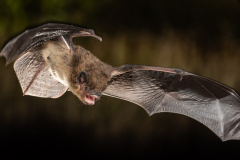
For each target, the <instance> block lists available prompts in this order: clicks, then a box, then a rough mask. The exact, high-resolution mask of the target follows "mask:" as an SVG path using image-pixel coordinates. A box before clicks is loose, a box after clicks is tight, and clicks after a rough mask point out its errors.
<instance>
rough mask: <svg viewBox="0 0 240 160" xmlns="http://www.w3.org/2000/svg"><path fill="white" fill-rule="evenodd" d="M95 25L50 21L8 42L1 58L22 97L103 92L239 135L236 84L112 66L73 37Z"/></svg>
mask: <svg viewBox="0 0 240 160" xmlns="http://www.w3.org/2000/svg"><path fill="white" fill-rule="evenodd" d="M81 36H92V37H95V38H97V39H99V40H100V41H101V40H102V39H101V37H99V36H97V35H96V34H95V33H94V31H93V30H92V29H84V28H80V27H76V26H72V25H66V24H56V23H49V24H45V25H42V26H40V27H37V28H34V29H31V30H27V31H25V32H23V33H22V34H20V35H19V36H17V37H16V38H14V39H12V40H11V41H10V42H8V43H7V44H6V46H5V47H4V48H3V50H2V51H1V53H0V56H4V57H5V58H6V64H9V63H11V62H13V61H15V62H14V70H15V72H16V75H17V77H18V80H19V82H20V85H21V88H22V91H23V95H31V96H36V97H43V98H57V97H60V96H61V95H63V94H64V93H65V92H66V91H67V90H69V91H71V92H72V93H73V94H75V95H76V96H77V97H78V98H79V99H80V101H82V102H83V103H84V104H86V105H94V104H95V101H97V100H99V99H100V97H101V96H102V95H107V96H112V97H116V98H120V99H123V100H127V101H130V102H132V103H135V104H137V105H139V106H141V107H142V108H143V109H145V110H146V111H147V113H148V114H149V115H152V114H154V113H160V112H173V113H178V114H183V115H186V116H189V117H191V118H193V119H196V120H197V121H199V122H201V123H203V124H204V125H205V126H207V127H208V128H210V129H211V130H212V131H213V132H214V133H215V134H216V135H217V136H218V137H220V139H221V140H222V141H226V140H230V139H240V96H239V95H238V94H237V93H236V92H235V91H234V90H233V89H231V88H229V87H227V86H225V85H223V84H221V83H219V82H216V81H214V80H211V79H209V78H205V77H202V76H199V75H196V74H192V73H189V72H186V71H184V70H183V69H175V68H164V67H154V66H145V65H131V64H126V65H123V66H121V67H112V66H110V65H108V64H106V63H104V62H102V61H100V60H99V59H98V58H97V57H95V56H94V55H93V54H92V53H91V52H89V51H87V50H85V49H84V48H82V47H81V46H76V45H74V44H73V41H72V38H73V37H81Z"/></svg>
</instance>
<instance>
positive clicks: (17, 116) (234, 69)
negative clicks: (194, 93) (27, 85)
mask: <svg viewBox="0 0 240 160" xmlns="http://www.w3.org/2000/svg"><path fill="white" fill-rule="evenodd" d="M48 22H60V23H67V24H75V25H77V26H81V27H85V28H93V29H94V30H95V31H96V33H97V34H98V35H100V36H102V38H103V41H102V42H99V41H97V40H96V39H94V38H90V37H89V38H75V39H74V41H75V43H76V44H78V45H82V46H83V47H84V48H86V49H88V50H90V51H91V52H92V53H93V54H95V55H96V56H97V57H98V58H100V59H101V60H102V61H104V62H106V63H108V64H110V65H113V66H120V65H123V64H125V63H130V64H145V65H154V66H163V67H171V68H183V69H185V70H187V71H189V72H193V73H196V74H200V75H203V76H206V77H209V78H212V79H214V80H217V81H219V82H222V83H224V84H226V85H228V86H230V87H232V88H234V89H235V90H236V91H237V92H240V82H239V81H240V73H239V68H240V3H239V1H237V0H194V1H193V0H182V1H178V0H158V1H154V0H147V1H141V0H102V1H97V0H96V1H95V0H68V1H59V0H42V1H31V0H25V1H16V0H1V1H0V47H1V48H3V47H4V45H5V44H6V43H7V42H8V41H9V40H11V39H12V38H13V37H15V36H16V35H18V34H20V33H21V32H23V31H24V30H26V29H30V28H33V27H36V26H39V25H42V24H44V23H48ZM239 151H240V141H237V140H231V141H226V142H221V140H220V139H219V138H218V137H217V136H216V135H215V134H214V133H213V132H212V131H210V130H209V129H208V128H207V127H205V126H204V125H202V124H201V123H199V122H197V121H195V120H193V119H191V118H188V117H186V116H183V115H178V114H173V113H160V114H155V115H153V116H151V117H149V116H148V115H147V113H146V112H145V111H144V110H143V109H142V108H141V107H139V106H137V105H135V104H132V103H130V102H125V101H122V100H119V99H115V98H110V97H105V96H104V97H102V98H101V100H100V101H99V102H98V103H97V104H96V105H95V106H85V105H83V104H82V103H81V102H80V101H79V100H78V99H77V97H76V96H74V95H73V94H72V93H71V92H67V93H66V94H64V95H63V96H62V97H60V98H58V99H43V98H37V97H30V96H24V97H23V96H22V91H21V87H20V85H19V82H18V80H17V77H16V76H15V73H14V70H13V64H10V65H8V66H6V67H5V59H4V58H0V158H1V159H2V158H5V159H23V158H24V159H43V158H44V159H49V158H53V159H56V158H58V159H90V158H104V159H110V158H115V159H123V158H124V159H125V158H140V159H143V158H151V159H152V158H158V159H160V158H161V159H170V158H174V159H220V158H226V159H233V158H235V159H238V158H239Z"/></svg>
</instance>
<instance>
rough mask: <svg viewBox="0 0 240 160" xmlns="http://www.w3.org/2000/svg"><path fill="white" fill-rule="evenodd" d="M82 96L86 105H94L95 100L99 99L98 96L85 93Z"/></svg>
mask: <svg viewBox="0 0 240 160" xmlns="http://www.w3.org/2000/svg"><path fill="white" fill-rule="evenodd" d="M84 98H85V102H86V103H87V104H88V105H94V104H95V101H96V100H98V99H99V96H96V95H85V96H84Z"/></svg>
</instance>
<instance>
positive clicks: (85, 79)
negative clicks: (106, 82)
mask: <svg viewBox="0 0 240 160" xmlns="http://www.w3.org/2000/svg"><path fill="white" fill-rule="evenodd" d="M76 82H77V83H78V84H83V83H86V84H88V76H87V72H86V71H82V72H80V73H79V75H78V76H77V77H76Z"/></svg>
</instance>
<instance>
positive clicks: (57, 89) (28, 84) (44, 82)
mask: <svg viewBox="0 0 240 160" xmlns="http://www.w3.org/2000/svg"><path fill="white" fill-rule="evenodd" d="M14 70H15V72H16V74H17V77H18V80H19V82H20V84H21V87H22V91H23V94H24V95H31V96H37V97H44V98H57V97H59V96H61V95H63V94H64V93H65V92H66V90H67V89H68V87H67V86H64V85H63V84H62V83H60V82H58V81H57V80H55V79H54V78H53V77H52V76H51V74H50V72H49V70H48V67H47V66H45V63H44V60H43V59H42V55H41V53H39V52H35V53H32V52H27V53H25V54H23V55H22V56H21V57H20V58H18V59H17V60H16V62H15V63H14Z"/></svg>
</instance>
